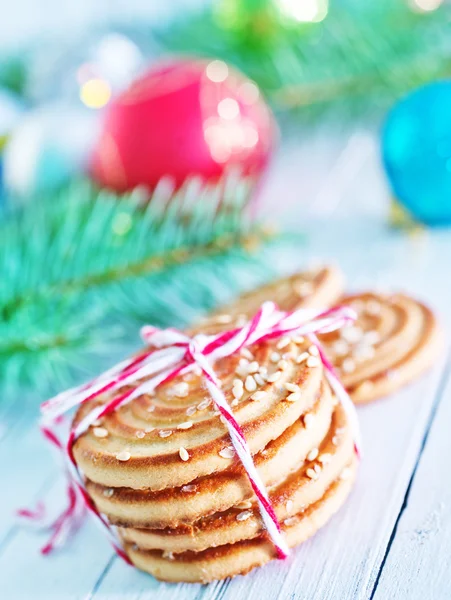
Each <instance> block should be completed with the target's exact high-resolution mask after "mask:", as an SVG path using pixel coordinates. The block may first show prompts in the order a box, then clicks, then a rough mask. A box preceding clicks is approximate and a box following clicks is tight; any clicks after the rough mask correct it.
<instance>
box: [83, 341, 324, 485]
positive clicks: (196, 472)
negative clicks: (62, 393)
mask: <svg viewBox="0 0 451 600" xmlns="http://www.w3.org/2000/svg"><path fill="white" fill-rule="evenodd" d="M280 346H281V341H280V340H271V341H270V342H264V343H261V344H259V345H258V346H257V347H251V348H249V349H248V348H246V349H245V350H246V351H245V352H244V353H243V354H241V355H233V356H230V357H228V358H226V359H222V360H220V361H218V362H217V364H215V365H214V369H215V371H216V373H217V375H218V377H219V378H220V379H221V381H222V388H223V391H224V393H225V396H226V400H227V401H228V402H229V403H230V404H231V406H233V410H234V414H235V418H236V420H237V421H238V422H239V424H240V425H241V427H242V430H243V432H244V435H245V437H246V440H247V442H248V445H249V448H250V450H251V452H252V453H256V452H258V451H259V450H261V449H263V448H264V447H265V446H266V445H267V444H268V443H269V442H270V441H271V440H274V439H276V438H277V437H279V436H280V435H281V434H282V433H283V432H284V431H285V430H286V429H287V428H288V427H290V425H292V424H293V423H294V422H295V421H296V420H297V419H298V418H299V417H300V416H301V415H302V414H303V413H304V412H306V411H308V410H309V409H310V408H311V407H312V406H313V405H314V404H315V401H316V398H317V395H318V392H319V389H320V386H321V381H322V373H323V367H322V364H321V362H320V360H319V359H318V358H317V356H316V355H315V356H311V360H302V362H300V363H298V362H296V359H297V357H299V356H305V355H306V353H308V352H309V348H311V346H310V344H309V343H308V341H306V340H303V339H297V342H295V341H293V340H288V342H287V343H286V344H285V340H284V347H283V348H281V347H280ZM286 385H288V387H290V386H295V387H294V388H293V389H299V390H302V393H301V392H299V393H298V394H293V392H292V391H290V390H289V389H288V388H287V387H286ZM294 400H295V401H294ZM93 406H94V405H93V403H92V402H87V403H85V404H84V405H83V406H82V407H81V408H80V409H79V410H78V412H77V415H76V417H75V422H78V420H80V419H81V418H83V416H84V415H85V414H86V413H87V412H89V411H90V410H92V408H93ZM229 446H230V440H229V435H228V432H227V429H226V426H225V425H224V424H223V423H222V422H221V420H220V419H219V415H218V411H216V409H215V408H214V405H213V402H212V400H211V398H210V396H209V393H208V392H207V390H206V388H205V384H204V382H203V379H202V378H201V377H200V375H199V374H197V373H195V372H191V373H188V374H186V375H184V376H181V377H178V378H176V379H174V380H173V381H172V382H170V383H168V384H166V385H163V386H160V387H159V388H158V389H157V391H156V393H155V395H154V396H152V397H150V396H148V395H142V396H140V397H139V398H136V399H135V400H133V401H132V402H130V403H129V404H127V405H126V406H123V407H121V408H119V409H118V410H116V411H115V412H113V413H111V414H109V415H107V416H106V417H105V418H104V419H103V421H102V423H101V424H99V425H97V426H94V427H91V428H90V429H89V430H88V431H87V432H86V433H85V434H83V435H82V436H81V437H80V438H79V439H78V440H77V441H76V443H75V444H74V448H73V451H74V456H75V460H76V462H77V464H78V466H79V467H80V468H81V470H82V471H83V473H84V474H85V475H86V477H87V478H88V479H89V480H91V481H93V482H95V483H99V484H101V485H104V486H111V487H130V488H133V489H144V488H145V489H150V490H153V491H156V490H161V489H164V488H166V487H177V486H182V485H184V484H187V483H189V482H191V481H192V480H193V479H195V478H197V477H201V476H204V475H209V474H211V473H215V472H218V471H223V470H224V469H226V468H227V467H229V466H230V465H232V464H233V463H234V462H235V461H236V460H237V459H236V458H235V456H234V455H233V454H232V455H230V456H229V454H230V450H228V449H229ZM182 449H184V450H185V451H186V452H187V454H188V456H186V454H185V456H183V454H184V452H183V450H182Z"/></svg>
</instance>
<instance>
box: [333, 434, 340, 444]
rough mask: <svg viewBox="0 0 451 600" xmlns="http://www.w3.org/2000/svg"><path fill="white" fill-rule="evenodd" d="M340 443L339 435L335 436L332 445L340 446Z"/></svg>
mask: <svg viewBox="0 0 451 600" xmlns="http://www.w3.org/2000/svg"><path fill="white" fill-rule="evenodd" d="M339 443H340V438H339V436H338V435H334V437H333V438H332V444H333V445H334V446H338V444H339Z"/></svg>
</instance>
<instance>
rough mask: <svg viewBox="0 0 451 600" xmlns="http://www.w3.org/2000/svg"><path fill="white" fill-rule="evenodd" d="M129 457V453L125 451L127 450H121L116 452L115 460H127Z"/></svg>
mask: <svg viewBox="0 0 451 600" xmlns="http://www.w3.org/2000/svg"><path fill="white" fill-rule="evenodd" d="M130 457H131V454H130V452H127V450H122V452H118V453H117V454H116V458H117V460H120V461H123V462H125V461H127V460H129V459H130Z"/></svg>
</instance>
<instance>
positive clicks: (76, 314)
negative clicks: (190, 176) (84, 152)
mask: <svg viewBox="0 0 451 600" xmlns="http://www.w3.org/2000/svg"><path fill="white" fill-rule="evenodd" d="M250 184H251V182H245V181H241V180H239V179H236V178H235V180H233V179H230V180H227V181H226V182H222V183H220V184H219V185H216V186H210V187H208V186H199V185H198V184H196V182H193V181H191V182H189V183H188V184H187V185H186V186H185V187H184V188H183V189H181V190H179V191H177V192H176V193H173V192H172V191H171V190H170V189H165V188H164V187H160V188H158V189H157V190H155V192H154V194H153V195H152V196H151V197H150V198H149V197H147V196H146V195H145V194H144V195H143V193H142V191H141V192H140V191H139V190H138V191H137V192H135V193H134V194H132V195H130V196H128V197H121V198H118V197H116V196H114V195H112V194H109V193H106V192H99V191H97V190H95V189H94V188H93V187H92V186H90V185H89V184H87V183H85V182H80V183H77V184H75V185H74V186H72V188H71V189H68V190H64V191H62V193H61V194H60V195H59V196H57V197H49V198H41V199H38V198H37V199H33V200H31V201H30V203H29V204H28V205H27V207H26V208H25V209H24V210H23V211H20V212H18V213H16V214H12V215H10V216H9V217H8V218H6V219H5V220H3V221H2V222H1V223H0V277H1V279H0V314H1V315H2V319H0V384H1V385H2V389H3V390H9V391H11V393H13V391H14V390H15V389H16V388H17V386H18V385H22V384H28V385H31V386H38V388H39V390H40V392H41V393H42V394H45V393H47V391H48V390H49V389H52V390H53V389H55V388H60V387H61V386H62V385H67V384H68V383H70V382H71V381H72V380H73V378H74V374H75V375H76V373H79V374H80V373H85V372H87V373H92V371H93V368H94V370H95V368H96V367H98V365H99V361H100V359H101V356H103V357H104V359H105V360H106V362H111V361H112V360H113V357H114V356H115V352H117V351H119V349H121V351H122V352H124V351H125V350H124V347H125V348H126V349H127V350H131V349H133V347H134V346H136V344H138V343H139V340H138V338H137V336H136V326H137V324H141V323H143V322H152V323H155V324H157V325H160V326H168V325H175V326H182V325H184V324H187V323H188V322H189V321H191V320H192V319H194V318H196V317H197V316H198V315H199V314H200V313H201V312H202V311H205V310H207V309H209V308H212V307H213V306H214V305H215V304H217V303H218V302H223V301H225V300H227V299H228V298H229V297H230V295H231V294H233V293H238V292H239V291H241V290H242V289H243V288H244V287H246V286H249V285H253V284H256V283H258V282H260V281H263V280H264V279H266V278H267V277H268V276H269V275H270V274H271V271H270V269H269V268H268V266H267V256H266V255H265V247H266V246H267V245H268V242H269V241H270V239H271V236H270V234H268V232H267V231H265V230H264V229H262V228H261V227H259V226H257V225H254V224H252V223H251V222H250V221H249V220H248V219H247V218H245V216H243V215H245V213H246V205H247V202H248V199H249V190H250ZM256 248H258V252H255V249H256ZM131 331H132V332H133V335H132V336H130V332H131ZM130 339H131V340H133V342H132V343H130V341H129V340H130ZM93 365H95V366H94V367H93ZM38 382H39V383H38ZM5 393H6V392H5V391H4V392H3V394H4V395H5Z"/></svg>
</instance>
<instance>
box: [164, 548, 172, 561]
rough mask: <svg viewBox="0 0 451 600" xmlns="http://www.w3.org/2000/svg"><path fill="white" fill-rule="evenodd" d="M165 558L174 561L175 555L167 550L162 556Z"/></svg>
mask: <svg viewBox="0 0 451 600" xmlns="http://www.w3.org/2000/svg"><path fill="white" fill-rule="evenodd" d="M162 556H163V558H167V559H168V560H174V553H173V552H170V551H169V550H165V551H164V552H163V554H162Z"/></svg>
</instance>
